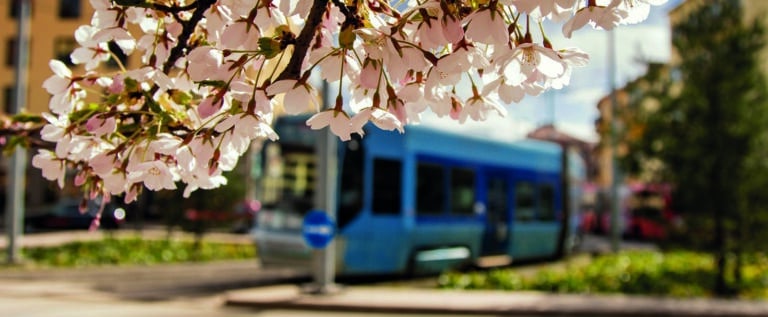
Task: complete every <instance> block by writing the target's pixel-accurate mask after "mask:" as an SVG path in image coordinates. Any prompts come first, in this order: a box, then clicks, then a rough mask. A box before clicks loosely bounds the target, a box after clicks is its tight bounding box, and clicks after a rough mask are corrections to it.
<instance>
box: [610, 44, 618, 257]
mask: <svg viewBox="0 0 768 317" xmlns="http://www.w3.org/2000/svg"><path fill="white" fill-rule="evenodd" d="M608 85H609V87H610V89H611V90H610V91H611V250H612V251H613V252H618V251H619V249H620V248H621V229H620V228H619V226H620V223H619V219H620V218H619V217H620V209H621V206H620V204H621V203H620V199H619V198H620V197H619V194H620V193H619V167H618V159H617V153H616V152H617V149H618V143H619V135H618V132H619V131H618V120H617V119H618V118H617V116H618V111H617V110H618V104H617V100H616V39H615V34H614V31H608Z"/></svg>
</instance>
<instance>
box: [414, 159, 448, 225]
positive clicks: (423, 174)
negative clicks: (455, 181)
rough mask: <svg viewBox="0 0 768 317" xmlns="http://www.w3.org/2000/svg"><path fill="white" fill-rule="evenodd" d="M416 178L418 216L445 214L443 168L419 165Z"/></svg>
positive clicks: (433, 165)
mask: <svg viewBox="0 0 768 317" xmlns="http://www.w3.org/2000/svg"><path fill="white" fill-rule="evenodd" d="M416 177H417V179H416V211H417V212H418V213H420V214H441V213H443V212H445V203H446V200H445V198H446V193H445V190H446V187H445V173H444V171H443V167H442V166H440V165H436V164H427V163H419V165H418V168H417V176H416Z"/></svg>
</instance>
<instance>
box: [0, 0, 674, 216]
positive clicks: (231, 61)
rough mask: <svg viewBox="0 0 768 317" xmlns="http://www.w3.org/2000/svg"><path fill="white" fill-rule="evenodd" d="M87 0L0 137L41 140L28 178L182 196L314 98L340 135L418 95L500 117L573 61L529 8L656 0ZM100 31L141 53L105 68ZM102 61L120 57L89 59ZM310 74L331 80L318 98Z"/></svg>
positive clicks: (606, 18) (467, 114)
mask: <svg viewBox="0 0 768 317" xmlns="http://www.w3.org/2000/svg"><path fill="white" fill-rule="evenodd" d="M90 2H91V5H92V6H93V7H94V9H95V13H94V16H93V19H92V22H91V25H84V26H81V27H80V28H78V29H77V31H76V32H75V37H76V39H77V41H78V43H79V44H80V46H81V47H79V48H77V49H76V50H75V51H74V52H73V53H72V55H71V60H72V62H73V63H75V64H82V65H84V67H85V70H86V72H85V73H83V74H74V73H72V71H71V70H70V69H69V68H67V66H65V65H64V64H63V63H61V62H58V61H51V62H50V67H51V69H52V71H53V72H54V75H53V76H51V77H50V78H49V79H48V80H47V81H46V82H45V83H44V87H45V88H46V89H47V91H48V92H49V93H50V94H51V95H52V97H51V101H50V110H51V113H47V114H44V115H43V118H44V120H41V119H39V118H37V119H36V118H31V117H29V116H28V115H22V116H17V117H15V118H14V120H12V121H10V122H8V123H6V126H5V130H4V131H6V134H8V132H14V133H16V134H14V137H11V138H10V140H9V141H8V142H6V144H8V145H15V144H18V143H24V142H27V143H30V142H32V141H30V140H29V139H28V138H25V137H30V136H33V134H31V133H30V132H29V131H34V130H35V129H40V135H41V138H42V140H43V141H46V142H52V143H55V145H54V147H55V148H54V149H52V150H51V149H40V150H39V151H38V154H37V155H35V156H34V158H33V162H32V163H33V165H34V166H36V167H38V168H40V169H42V171H43V176H44V177H46V178H47V179H50V180H56V181H58V182H59V183H60V184H61V183H63V181H64V177H65V174H66V173H65V170H66V169H67V168H74V169H75V170H77V173H78V174H77V177H76V180H77V183H78V185H81V186H82V187H83V189H84V192H85V194H86V197H93V196H100V195H104V196H110V195H124V197H125V200H126V201H127V202H130V201H132V200H134V199H136V197H137V195H139V193H140V192H141V191H142V190H144V188H146V189H148V190H153V191H155V190H163V189H175V188H176V186H177V185H176V184H177V183H178V182H181V183H183V184H186V188H185V190H184V194H185V196H188V195H189V194H190V193H191V192H193V191H195V190H197V189H211V188H215V187H218V186H220V185H222V184H224V183H225V182H226V178H225V177H224V176H222V173H223V172H225V171H229V170H231V169H232V168H234V166H235V164H236V162H237V160H238V158H239V157H240V156H241V155H242V154H243V153H244V152H245V151H246V149H247V148H248V146H249V145H250V144H251V143H252V142H254V141H255V140H263V139H266V138H269V139H273V140H274V139H277V138H278V136H277V135H276V134H275V132H274V131H273V130H272V128H271V127H270V123H271V121H272V119H273V118H274V117H275V116H276V115H282V114H289V115H290V114H296V113H300V112H306V111H319V112H317V113H316V114H315V115H314V116H312V117H311V118H310V119H309V120H308V121H307V124H308V125H310V126H311V127H312V128H313V129H321V128H325V127H330V129H331V131H332V132H333V133H335V134H336V135H338V136H339V137H340V138H341V139H342V140H349V139H350V137H351V134H353V133H358V134H362V133H363V132H362V126H363V125H364V124H366V123H367V122H369V121H370V122H372V123H373V124H374V125H376V126H378V127H379V128H382V129H388V130H395V129H396V130H399V131H401V132H403V130H404V129H403V126H404V125H406V124H407V123H409V122H417V121H418V120H419V114H420V113H421V112H423V111H425V110H426V109H428V108H429V109H431V110H432V111H433V112H435V113H437V114H438V115H440V116H449V117H450V118H452V119H455V120H458V121H460V122H465V121H466V120H484V119H485V118H486V117H487V116H488V115H489V114H491V113H499V114H501V115H503V114H504V113H505V112H506V110H505V109H504V108H503V107H502V106H501V105H500V102H503V103H512V102H518V101H520V100H521V99H522V98H523V97H524V96H525V95H536V94H539V93H540V92H541V91H543V90H545V89H548V88H560V87H562V86H564V85H567V84H568V81H569V79H570V74H571V72H572V68H573V67H577V66H582V65H584V64H585V63H586V62H587V60H588V56H587V55H586V54H585V53H584V52H582V51H581V50H579V49H576V48H564V49H562V48H561V49H555V46H554V44H553V43H552V42H551V41H550V40H549V39H548V38H547V36H546V34H544V30H543V27H541V23H542V21H544V20H558V21H566V22H565V23H564V24H563V33H564V34H565V35H566V36H570V35H571V34H572V32H574V31H575V30H578V29H580V28H582V27H583V26H585V25H587V24H590V25H592V26H593V27H595V28H599V29H612V28H614V27H616V26H618V25H620V24H629V23H637V22H640V21H642V20H643V19H645V18H646V17H647V15H648V11H649V8H650V5H651V4H661V3H664V2H666V0H610V1H608V0H600V1H598V0H586V1H583V0H514V1H512V0H502V1H499V0H488V1H486V0H471V1H453V0H440V1H437V0H427V1H413V0H411V1H403V2H398V4H397V6H396V7H393V6H390V2H388V1H384V0H345V1H342V0H331V1H329V0H291V1H279V2H277V1H268V0H263V1H234V0H218V1H217V0H195V1H191V0H190V1H186V0H91V1H90ZM537 24H538V25H537ZM537 26H539V27H537ZM110 43H114V44H116V45H117V47H119V49H120V50H121V51H122V52H123V53H124V54H125V55H131V54H140V55H141V60H142V64H141V65H140V66H139V67H136V68H133V69H128V68H126V67H125V65H121V63H120V61H119V59H117V58H116V57H115V56H113V54H115V53H113V51H115V50H110V49H109V47H110V46H109V45H110ZM114 44H113V45H112V47H114V46H115V45H114ZM110 60H111V61H113V62H115V63H116V64H118V65H119V66H120V67H121V70H120V71H118V72H103V71H101V70H100V68H99V65H100V64H101V63H103V62H105V61H110ZM312 74H319V77H320V78H322V79H323V80H326V81H328V82H333V83H337V84H338V87H339V91H338V93H337V95H336V96H335V103H334V104H332V105H328V107H329V108H328V109H319V108H321V107H326V105H321V102H320V98H319V96H318V92H317V91H316V89H315V87H314V86H313V84H312V80H313V79H312V78H313V77H311V75H312ZM351 113H354V115H352V114H351ZM36 124H37V125H36ZM22 132H23V133H22Z"/></svg>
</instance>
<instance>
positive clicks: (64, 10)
mask: <svg viewBox="0 0 768 317" xmlns="http://www.w3.org/2000/svg"><path fill="white" fill-rule="evenodd" d="M59 17H60V18H62V19H77V18H79V17H80V0H59Z"/></svg>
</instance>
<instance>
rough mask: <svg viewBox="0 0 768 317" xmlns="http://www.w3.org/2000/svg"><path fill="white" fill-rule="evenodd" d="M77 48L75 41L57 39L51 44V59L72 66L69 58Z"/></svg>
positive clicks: (66, 38)
mask: <svg viewBox="0 0 768 317" xmlns="http://www.w3.org/2000/svg"><path fill="white" fill-rule="evenodd" d="M75 47H77V41H75V39H73V38H71V37H57V38H56V39H55V40H54V42H53V58H55V59H58V60H60V61H61V62H62V63H64V64H66V65H67V66H72V65H74V63H72V59H71V58H70V57H69V56H70V55H71V54H72V51H74V50H75Z"/></svg>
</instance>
